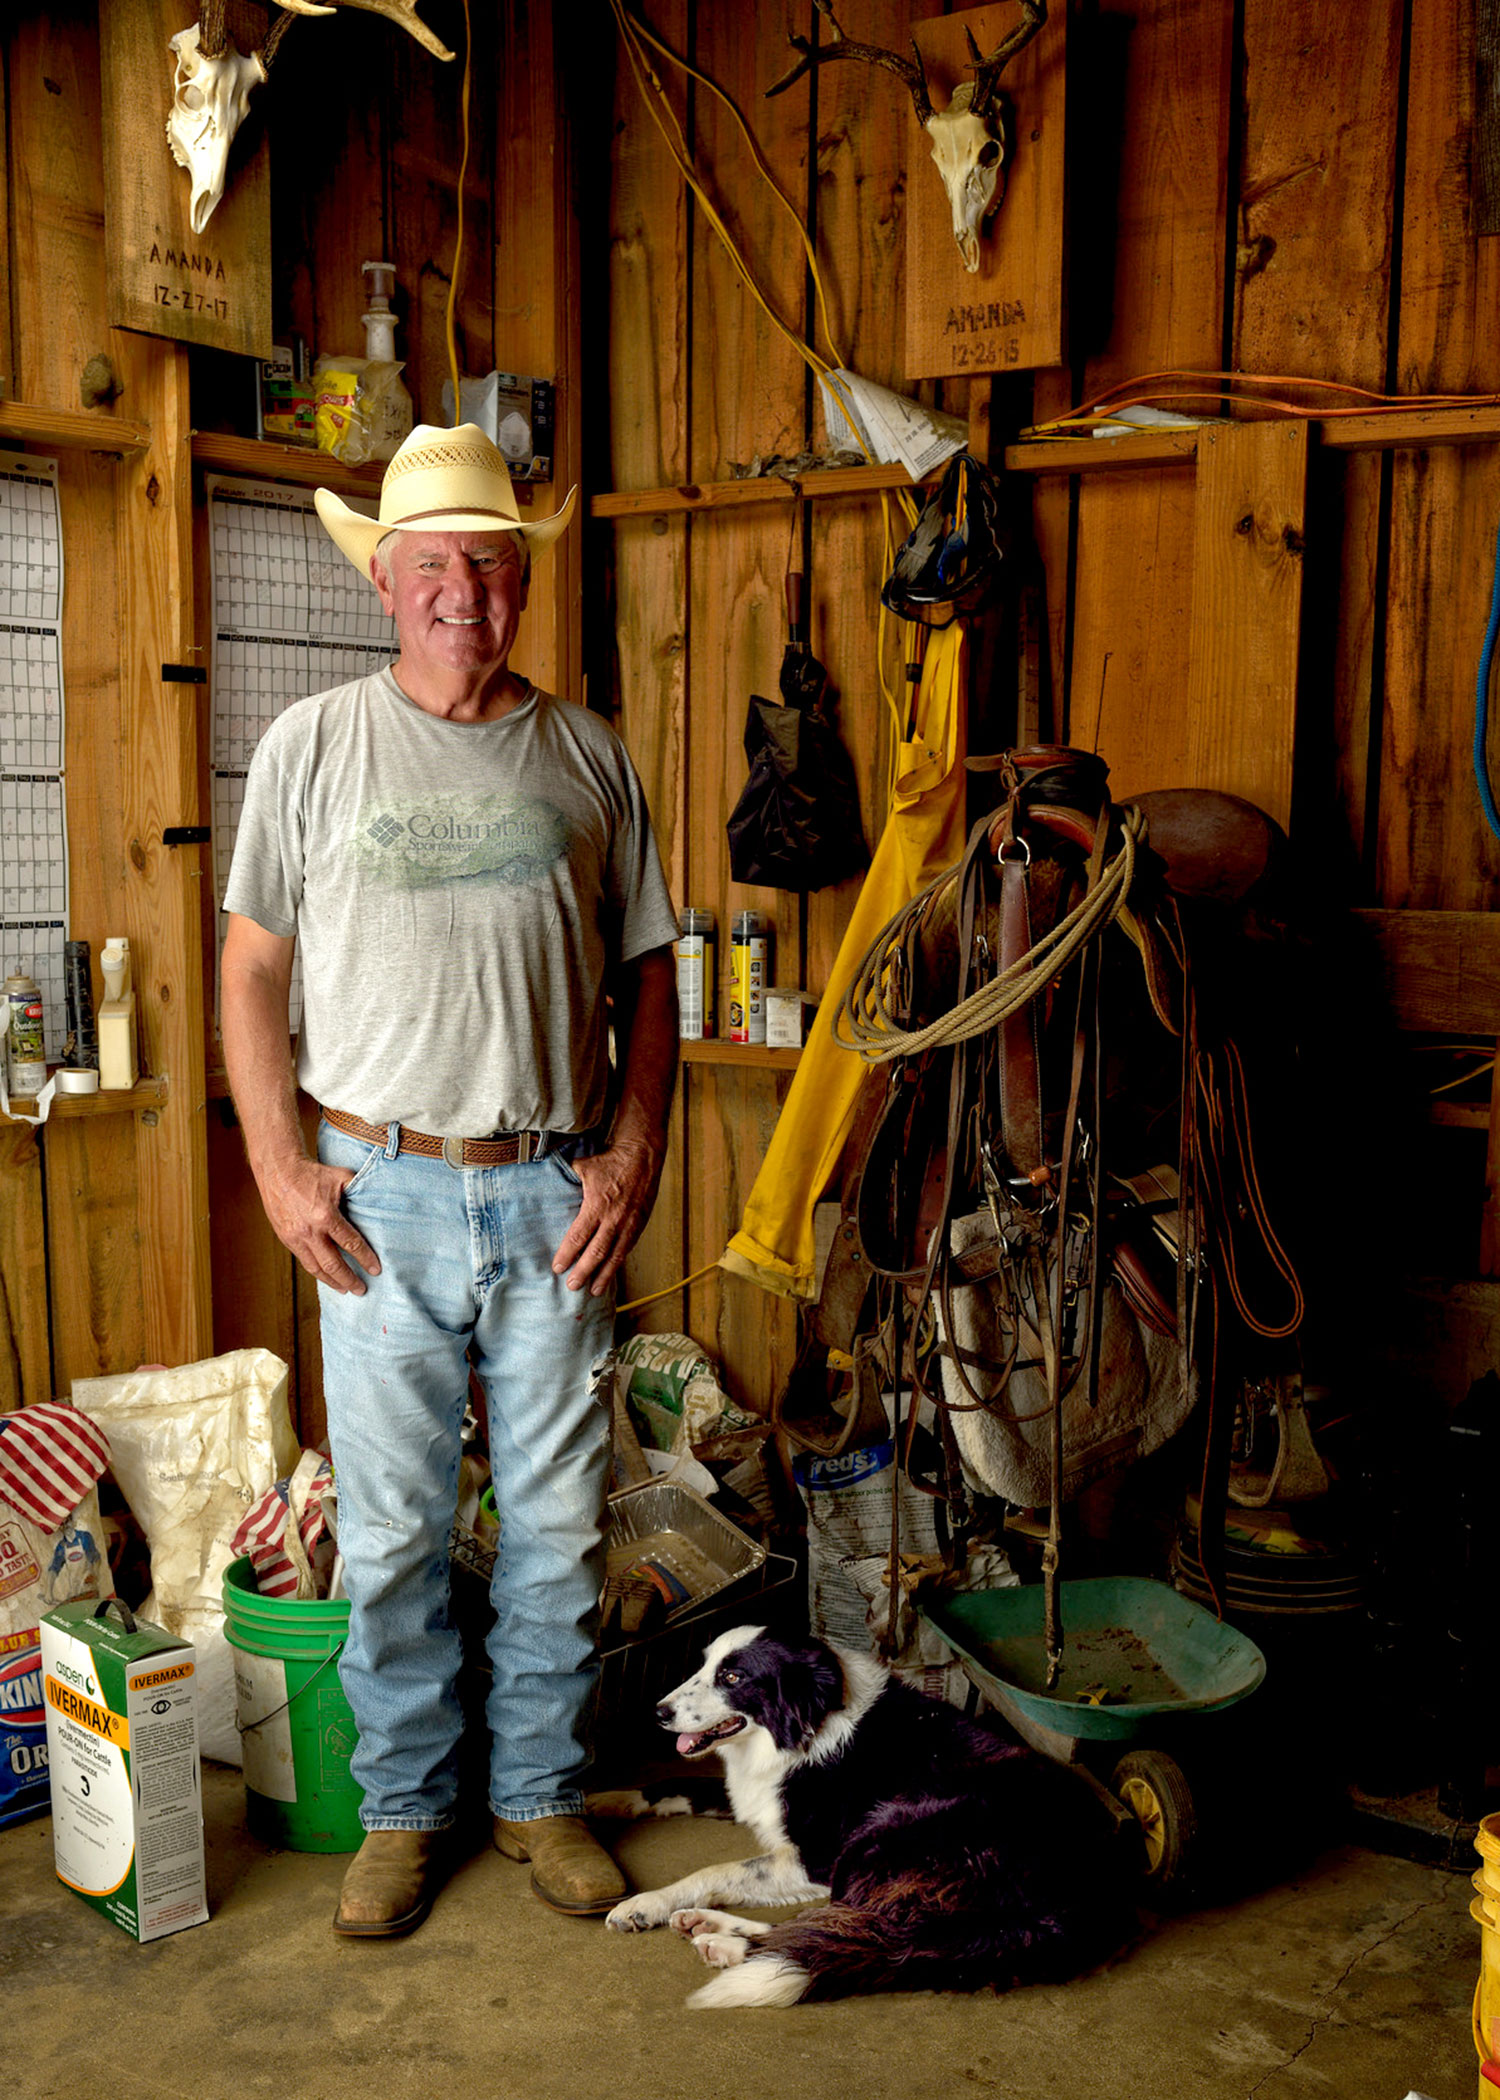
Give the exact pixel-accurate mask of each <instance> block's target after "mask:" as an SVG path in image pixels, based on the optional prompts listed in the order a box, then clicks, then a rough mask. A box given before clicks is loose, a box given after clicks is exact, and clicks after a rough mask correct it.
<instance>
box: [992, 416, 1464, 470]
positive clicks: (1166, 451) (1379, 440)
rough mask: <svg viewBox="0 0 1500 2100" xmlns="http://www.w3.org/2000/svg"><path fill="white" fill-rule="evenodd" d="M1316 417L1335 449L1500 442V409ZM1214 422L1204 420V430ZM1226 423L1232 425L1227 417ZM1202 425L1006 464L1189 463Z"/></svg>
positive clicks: (1044, 446)
mask: <svg viewBox="0 0 1500 2100" xmlns="http://www.w3.org/2000/svg"><path fill="white" fill-rule="evenodd" d="M1236 420H1240V419H1236ZM1258 420H1265V421H1268V422H1269V421H1271V420H1272V418H1270V417H1266V418H1264V419H1258ZM1275 420H1279V421H1294V420H1295V418H1277V419H1275ZM1308 421H1309V422H1310V424H1311V426H1312V434H1313V436H1314V437H1315V438H1316V440H1317V442H1318V443H1319V444H1320V445H1322V446H1324V447H1325V448H1326V450H1328V451H1330V452H1395V451H1398V450H1401V449H1403V448H1404V449H1412V450H1417V449H1421V448H1422V447H1424V446H1427V445H1492V444H1494V443H1495V442H1496V441H1497V440H1500V408H1413V409H1404V410H1403V409H1391V410H1388V411H1386V412H1385V413H1383V414H1380V415H1366V416H1311V417H1309V418H1308ZM1213 427H1214V425H1213V424H1204V425H1203V426H1202V429H1212V428H1213ZM1218 427H1219V428H1221V429H1222V428H1223V427H1224V424H1223V422H1222V421H1221V422H1219V424H1218ZM1202 429H1200V430H1149V431H1143V432H1142V433H1141V434H1140V435H1139V436H1135V435H1132V436H1129V437H1100V438H1031V439H1028V440H1025V441H1023V442H1022V443H1020V444H1018V445H1007V446H1006V448H1005V464H1006V466H1007V467H1008V468H1009V469H1010V471H1011V472H1012V473H1013V474H1101V473H1109V472H1110V471H1111V470H1112V469H1124V468H1129V467H1176V466H1188V465H1191V464H1192V462H1193V460H1194V459H1195V458H1196V457H1197V453H1198V439H1199V437H1200V436H1201V434H1202Z"/></svg>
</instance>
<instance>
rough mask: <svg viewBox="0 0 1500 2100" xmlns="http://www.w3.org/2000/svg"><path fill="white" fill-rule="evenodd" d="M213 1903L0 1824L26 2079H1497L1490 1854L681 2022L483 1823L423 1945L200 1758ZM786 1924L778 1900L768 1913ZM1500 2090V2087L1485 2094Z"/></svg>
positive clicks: (2, 1974)
mask: <svg viewBox="0 0 1500 2100" xmlns="http://www.w3.org/2000/svg"><path fill="white" fill-rule="evenodd" d="M204 1804H205V1817H206V1823H207V1835H208V1888H209V1903H210V1910H211V1916H210V1919H209V1922H208V1923H207V1924H206V1925H201V1926H198V1927H195V1928H193V1929H192V1930H189V1931H186V1932H181V1933H178V1934H176V1935H175V1936H174V1937H172V1938H169V1939H166V1940H162V1941H158V1942H156V1943H154V1944H153V1945H150V1946H146V1947H141V1946H137V1945H136V1944H135V1943H134V1942H132V1941H131V1940H129V1939H127V1938H126V1936H125V1935H124V1934H123V1933H121V1932H120V1931H119V1930H118V1929H117V1928H116V1927H114V1926H113V1925H111V1924H109V1923H108V1922H107V1921H106V1920H104V1919H102V1918H100V1917H98V1916H97V1915H96V1914H95V1913H94V1912H93V1911H91V1910H89V1909H87V1908H86V1907H85V1906H84V1905H83V1904H82V1903H81V1902H80V1901H79V1900H78V1899H77V1898H76V1897H75V1896H73V1895H72V1894H71V1892H70V1891H69V1890H67V1889H65V1888H64V1887H63V1886H62V1885H61V1884H60V1883H59V1882H58V1881H57V1880H56V1878H55V1876H54V1873H53V1866H52V1829H51V1823H50V1821H49V1820H48V1819H47V1818H45V1817H43V1818H39V1819H37V1820H36V1821H33V1822H31V1823H26V1824H22V1825H20V1826H18V1827H16V1828H14V1829H11V1830H9V1831H6V1832H0V2003H3V2005H4V2009H5V2021H4V2058H3V2069H0V2093H3V2094H4V2095H5V2096H7V2100H64V2096H66V2100H76V2096H77V2095H78V2093H79V2092H81V2091H84V2090H90V2091H96V2092H103V2093H107V2094H109V2095H110V2096H111V2100H188V2096H191V2100H259V2096H261V2095H266V2096H274V2100H286V2096H288V2095H295V2096H298V2100H450V2096H452V2100H458V2096H467V2095H473V2096H475V2100H481V2096H482V2100H595V2096H599V2100H804V2096H805V2100H814V2096H816V2100H938V2096H940V2095H941V2096H942V2100H952V2096H954V2095H957V2094H963V2093H974V2094H993V2095H997V2096H1003V2100H1210V2096H1211V2100H1404V2096H1405V2095H1406V2094H1407V2093H1408V2092H1410V2091H1412V2090H1415V2091H1417V2092H1419V2093H1421V2094H1424V2095H1430V2096H1431V2100H1472V2096H1473V2095H1474V2093H1475V2090H1476V2069H1475V2059H1474V2053H1473V2047H1472V2043H1471V2041H1470V2037H1469V2005H1470V1999H1471V1997H1472V1995H1473V1990H1474V1985H1475V1982H1476V1980H1477V1977H1478V1970H1479V1938H1480V1935H1479V1928H1478V1927H1477V1926H1476V1925H1475V1924H1474V1923H1473V1922H1472V1920H1471V1919H1470V1917H1469V1899H1470V1894H1471V1891H1470V1887H1469V1882H1468V1878H1467V1875H1466V1874H1465V1873H1455V1872H1452V1871H1445V1870H1443V1869H1441V1868H1436V1867H1429V1866H1417V1865H1413V1864H1411V1863H1410V1862H1409V1861H1407V1860H1404V1859H1398V1858H1391V1857H1386V1856H1383V1855H1381V1854H1379V1853H1375V1852H1370V1851H1364V1850H1360V1849H1357V1848H1355V1847H1351V1846H1345V1847H1341V1848H1339V1849H1334V1850H1330V1851H1326V1852H1324V1853H1322V1854H1321V1855H1319V1856H1313V1857H1310V1858H1308V1859H1305V1860H1303V1861H1302V1862H1301V1863H1299V1864H1298V1865H1297V1866H1296V1867H1295V1869H1294V1870H1292V1871H1291V1872H1289V1873H1285V1874H1282V1875H1280V1876H1279V1878H1277V1879H1276V1881H1275V1884H1274V1885H1267V1886H1263V1887H1262V1888H1260V1889H1259V1890H1258V1891H1254V1892H1251V1893H1249V1894H1246V1895H1243V1896H1242V1897H1241V1898H1240V1899H1239V1900H1237V1901H1235V1902H1233V1903H1227V1904H1222V1905H1221V1906H1220V1907H1213V1908H1206V1909H1199V1910H1196V1911H1193V1912H1190V1913H1186V1914H1182V1915H1178V1916H1175V1917H1171V1918H1167V1919H1161V1920H1155V1921H1148V1923H1147V1926H1146V1930H1145V1932H1144V1934H1143V1937H1142V1938H1141V1940H1140V1942H1139V1943H1138V1944H1137V1945H1136V1946H1135V1947H1134V1948H1132V1949H1131V1950H1130V1951H1129V1952H1128V1953H1127V1954H1125V1955H1124V1956H1123V1957H1122V1958H1121V1959H1120V1960H1118V1961H1117V1962H1116V1963H1115V1964H1114V1965H1113V1966H1111V1967H1110V1968H1109V1969H1107V1970H1105V1971H1102V1972H1100V1973H1098V1974H1095V1975H1091V1976H1087V1977H1084V1978H1082V1979H1080V1980H1078V1981H1076V1982H1074V1983H1071V1984H1069V1985H1066V1986H1064V1987H1061V1988H1034V1989H1029V1990H1023V1991H1016V1992H1012V1993H1010V1994H1009V1995H1007V1996H998V1997H997V1996H983V1995H981V1996H978V1997H972V1998H964V1997H947V1996H940V1995H936V1994H932V1993H921V1994H916V1995H911V1996H891V1997H884V1998H876V1999H864V2000H860V2001H856V2002H852V2003H843V2004H836V2005H829V2006H816V2007H806V2008H803V2009H800V2010H799V2009H796V2008H793V2009H791V2010H789V2011H763V2012H741V2013H730V2014H725V2013H687V2012H685V2011H684V2010H683V2000H684V1998H685V1996H686V1994H687V1992H688V1991H689V1990H690V1989H691V1988H692V1987H693V1986H694V1985H695V1983H697V1982H698V1981H699V1980H700V1979H701V1977H702V1974H703V1970H702V1967H701V1964H700V1963H699V1961H698V1959H697V1957H696V1956H695V1955H694V1954H693V1952H692V1950H691V1949H690V1948H688V1947H687V1946H686V1945H684V1944H683V1942H681V1941H680V1940H678V1939H676V1938H675V1937H674V1936H673V1935H671V1934H670V1933H667V1932H659V1933H652V1934H650V1935H645V1936H641V1937H626V1936H623V1935H617V1934H614V1933H608V1932H606V1931H605V1930H604V1928H603V1927H602V1925H600V1924H598V1923H596V1922H582V1921H575V1920H570V1919H564V1918H559V1917H556V1916H554V1915H553V1914H552V1913H551V1912H549V1911H547V1910H546V1909H544V1908H543V1907H542V1905H541V1904H539V1903H538V1902H537V1901H536V1900H535V1898H534V1897H533V1896H532V1895H531V1894H530V1892H529V1889H528V1886H527V1877H528V1872H529V1870H528V1869H526V1868H524V1867H521V1866H517V1865H513V1864H512V1863H511V1862H509V1861H507V1860H503V1859H501V1858H500V1857H499V1856H498V1855H497V1854H495V1853H494V1852H493V1851H491V1850H489V1848H488V1847H487V1846H486V1845H482V1844H480V1845H476V1847H475V1849H474V1851H473V1853H472V1855H471V1856H470V1857H468V1858H467V1859H466V1860H465V1861H464V1863H463V1864H462V1865H461V1866H460V1868H459V1869H458V1871H457V1872H456V1874H455V1875H454V1877H453V1879H452V1881H451V1883H450V1884H449V1886H448V1887H447V1889H446V1890H445V1891H444V1893H443V1895H442V1896H441V1897H440V1899H439V1901H438V1903H437V1905H436V1907H435V1909H434V1911H433V1914H432V1916H431V1917H430V1918H429V1919H428V1921H427V1923H426V1924H425V1925H424V1926H423V1927H422V1929H421V1930H420V1931H419V1932H418V1933H416V1934H415V1935H414V1936H413V1937H411V1938H410V1939H407V1940H402V1941H390V1942H385V1943H383V1944H382V1943H369V1944H358V1943H353V1944H351V1943H349V1942H347V1941H340V1940H336V1939H335V1938H334V1936H333V1934H332V1933H331V1932H330V1931H329V1919H330V1917H331V1915H332V1912H333V1908H334V1903H335V1899H336V1895H337V1891H338V1885H339V1881H340V1878H341V1877H342V1874H343V1871H344V1867H345V1864H346V1860H345V1859H344V1858H343V1857H341V1856H327V1855H323V1856H320V1855H315V1854H306V1853H293V1852H278V1851H271V1850H267V1849H266V1848H265V1847H263V1846H261V1845H260V1844H259V1843H257V1842H256V1841H255V1840H254V1839H253V1838H251V1837H250V1836H249V1835H248V1833H247V1832H246V1829H245V1824H244V1789H243V1781H242V1779H241V1776H240V1774H239V1773H238V1771H235V1770H233V1769H232V1768H228V1767H224V1766H219V1765H210V1766H206V1767H205V1787H204ZM608 1834H609V1835H610V1838H611V1842H612V1843H613V1844H614V1846H615V1849H616V1851H617V1852H618V1855H619V1857H620V1859H621V1862H622V1864H623V1865H624V1866H625V1868H626V1870H627V1872H628V1873H629V1874H630V1875H631V1876H632V1877H633V1879H634V1880H635V1881H636V1883H637V1884H638V1885H641V1886H651V1885H655V1884H657V1883H660V1882H662V1881H664V1880H668V1879H671V1878H672V1877H674V1876H675V1875H677V1874H680V1873H683V1872H685V1871H687V1869H688V1868H690V1867H692V1866H694V1865H699V1864H702V1863H704V1862H707V1861H709V1860H713V1859H722V1858H730V1857H734V1856H736V1855H738V1854H739V1853H741V1852H742V1851H743V1850H744V1849H745V1839H744V1836H743V1834H742V1833H741V1832H740V1831H738V1830H737V1829H736V1828H735V1827H734V1826H733V1825H732V1824H731V1823H729V1822H728V1821H726V1820H716V1819H711V1818H707V1817H694V1818H691V1819H687V1818H679V1819H673V1820H653V1821H649V1822H640V1823H635V1824H631V1825H628V1826H613V1827H612V1828H611V1830H610V1831H609V1832H608ZM767 1915H768V1914H767ZM1486 2090H1487V2089H1486Z"/></svg>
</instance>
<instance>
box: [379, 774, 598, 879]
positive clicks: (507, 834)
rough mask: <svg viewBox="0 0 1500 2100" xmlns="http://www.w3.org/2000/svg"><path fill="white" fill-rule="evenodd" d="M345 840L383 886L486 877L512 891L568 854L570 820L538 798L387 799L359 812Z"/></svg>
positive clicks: (545, 874)
mask: <svg viewBox="0 0 1500 2100" xmlns="http://www.w3.org/2000/svg"><path fill="white" fill-rule="evenodd" d="M350 843H351V847H352V853H353V858H354V861H355V863H356V864H357V865H360V866H362V867H363V868H364V869H365V872H366V873H367V874H368V875H369V876H371V877H372V878H373V879H374V880H375V881H377V882H379V883H380V884H382V885H383V886H394V887H397V888H400V889H425V888H428V887H432V886H436V885H438V884H442V883H451V882H490V883H501V884H504V885H505V886H506V887H507V888H512V889H518V888H529V887H530V886H532V885H533V884H537V883H542V882H545V881H546V880H547V879H548V876H549V874H550V871H551V870H552V869H553V868H555V867H556V866H557V865H558V863H559V862H561V861H562V860H564V859H565V858H566V855H567V851H568V824H567V820H566V818H565V817H564V816H563V813H562V811H561V810H559V809H557V808H555V807H554V806H553V805H552V804H551V803H550V802H543V801H541V800H539V799H530V798H528V799H527V800H525V801H518V800H513V799H511V798H510V797H508V796H504V795H469V794H431V795H420V796H419V797H417V798H413V800H412V801H410V802H409V803H408V802H404V801H402V800H401V799H399V798H395V797H393V798H391V799H389V800H385V801H383V803H382V804H380V805H377V806H375V807H369V806H367V807H366V808H364V809H362V810H361V811H360V812H359V815H358V819H357V823H356V828H355V830H354V832H353V834H352V836H351V841H350Z"/></svg>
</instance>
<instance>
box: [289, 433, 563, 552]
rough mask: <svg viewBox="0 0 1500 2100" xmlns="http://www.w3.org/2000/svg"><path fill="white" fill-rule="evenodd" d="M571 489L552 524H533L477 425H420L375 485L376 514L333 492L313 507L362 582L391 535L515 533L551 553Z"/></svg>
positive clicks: (317, 494)
mask: <svg viewBox="0 0 1500 2100" xmlns="http://www.w3.org/2000/svg"><path fill="white" fill-rule="evenodd" d="M577 494H578V491H577V489H576V488H574V489H569V491H568V499H567V501H566V502H565V503H564V505H563V507H562V509H561V510H559V511H555V512H554V513H553V515H552V516H551V517H550V518H537V519H536V520H535V521H534V522H533V521H528V520H527V519H525V518H523V517H522V516H521V514H520V512H519V511H518V510H517V508H516V499H515V496H514V494H513V493H512V490H511V485H510V469H509V468H508V467H507V466H506V464H505V460H504V458H503V457H502V455H501V453H500V452H499V450H498V448H497V447H496V446H495V445H493V444H492V443H491V442H490V440H489V439H488V438H487V437H486V436H485V434H484V432H483V431H482V430H481V429H480V428H479V425H478V424H477V423H460V424H459V425H458V426H457V428H456V429H453V430H440V429H438V428H437V426H436V425H435V424H432V423H418V424H417V426H416V428H415V429H414V430H413V431H412V433H411V435H410V437H408V438H406V439H404V440H403V441H402V445H401V449H400V450H399V451H398V452H397V453H396V454H395V456H394V458H393V459H392V460H391V463H390V465H389V466H388V467H387V468H386V470H385V479H384V481H383V482H382V483H381V484H380V515H379V517H378V518H367V517H366V516H365V514H364V512H363V511H358V510H353V509H351V508H350V506H349V505H348V504H347V503H345V502H344V501H343V500H342V499H341V498H340V497H338V496H336V495H335V494H334V493H333V490H332V489H317V490H315V491H314V493H313V502H314V503H315V504H316V505H317V511H318V516H319V517H320V518H321V519H322V520H323V523H324V524H325V525H326V526H327V528H328V532H329V535H330V537H331V538H332V540H333V542H334V545H335V546H336V547H337V548H338V549H339V551H340V553H342V554H346V555H347V556H348V557H349V559H350V561H352V562H353V564H354V566H355V568H356V569H358V570H359V573H360V574H361V576H368V575H369V573H370V556H371V555H372V554H373V553H374V552H375V549H376V548H377V547H378V546H379V544H380V542H381V541H382V540H383V539H384V538H385V536H386V534H387V533H388V532H519V533H520V534H521V536H522V537H523V539H524V540H525V541H526V543H527V545H528V546H529V547H531V548H532V549H533V550H534V551H540V550H541V549H542V548H543V547H547V546H550V545H551V543H552V541H553V540H555V539H556V538H557V536H558V534H559V533H560V532H561V531H562V530H563V528H564V526H565V525H566V524H567V522H568V520H569V518H570V517H571V516H572V515H573V499H574V497H575V496H576V495H577Z"/></svg>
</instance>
